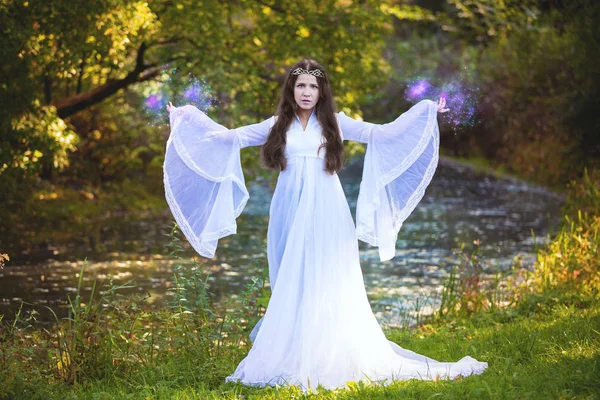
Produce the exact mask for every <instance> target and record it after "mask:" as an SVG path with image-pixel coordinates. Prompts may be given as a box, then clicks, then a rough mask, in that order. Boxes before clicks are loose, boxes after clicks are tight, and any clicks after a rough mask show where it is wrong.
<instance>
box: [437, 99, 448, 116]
mask: <svg viewBox="0 0 600 400" xmlns="http://www.w3.org/2000/svg"><path fill="white" fill-rule="evenodd" d="M437 106H438V112H439V113H445V112H448V111H450V109H449V108H444V107H446V99H445V98H443V97H440V101H438V102H437Z"/></svg>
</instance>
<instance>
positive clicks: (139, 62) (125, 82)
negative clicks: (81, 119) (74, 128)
mask: <svg viewBox="0 0 600 400" xmlns="http://www.w3.org/2000/svg"><path fill="white" fill-rule="evenodd" d="M146 50H147V47H146V43H142V44H141V45H140V47H139V48H138V51H137V55H136V63H135V67H134V68H133V70H132V71H130V72H129V73H128V74H127V76H125V77H124V78H122V79H109V80H107V81H106V82H105V83H104V84H102V85H100V86H98V87H96V88H94V89H92V90H89V91H87V92H85V93H80V94H77V95H75V96H72V97H68V98H66V99H60V100H58V101H56V102H54V103H53V104H54V106H55V107H56V109H57V112H58V115H59V116H60V117H61V118H66V117H69V116H71V115H73V114H75V113H76V112H78V111H81V110H84V109H86V108H88V107H90V106H92V105H94V104H97V103H100V102H101V101H102V100H104V99H106V98H108V97H110V96H112V95H113V94H115V93H116V92H118V91H119V90H121V89H124V88H126V87H128V86H130V85H132V84H134V83H137V82H144V81H147V80H150V79H152V78H154V77H155V76H157V75H158V74H159V73H160V71H161V69H162V67H156V68H153V66H152V65H146V64H144V54H145V52H146Z"/></svg>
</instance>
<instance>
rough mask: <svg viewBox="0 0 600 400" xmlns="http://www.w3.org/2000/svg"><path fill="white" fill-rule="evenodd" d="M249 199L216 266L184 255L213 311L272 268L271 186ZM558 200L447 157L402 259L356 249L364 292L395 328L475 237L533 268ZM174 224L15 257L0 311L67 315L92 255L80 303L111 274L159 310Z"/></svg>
mask: <svg viewBox="0 0 600 400" xmlns="http://www.w3.org/2000/svg"><path fill="white" fill-rule="evenodd" d="M361 170H362V165H361V163H360V162H355V163H353V164H351V165H349V166H347V167H346V169H345V170H344V171H342V172H341V173H340V179H341V180H342V184H343V187H344V190H345V192H346V196H347V198H348V201H349V203H350V206H351V208H352V211H353V212H354V208H355V206H356V199H357V196H358V190H359V183H360V176H361ZM250 193H251V198H250V201H249V203H248V206H247V207H246V210H245V211H244V214H242V216H241V217H240V218H239V220H238V231H239V233H238V234H237V235H233V236H229V237H227V238H224V239H221V240H220V241H219V248H218V250H217V256H216V258H215V259H213V260H206V259H202V258H200V257H198V256H197V255H196V254H195V253H194V252H193V251H191V250H190V251H189V253H188V256H190V257H198V258H199V259H200V260H201V263H202V266H203V268H204V269H205V271H206V272H207V273H210V278H209V281H210V282H211V292H212V293H213V294H214V299H215V302H216V304H217V305H218V303H219V301H220V300H221V299H223V298H225V297H230V296H232V295H235V294H238V293H240V292H241V291H242V287H243V285H244V284H246V283H248V282H250V281H251V279H252V278H253V277H257V276H260V275H261V270H262V269H263V268H265V267H266V265H267V258H266V229H267V221H268V207H269V203H270V197H271V193H272V189H270V188H269V186H268V185H266V184H265V185H254V186H253V187H252V188H251V190H250ZM562 201H563V200H562V198H561V196H558V195H556V194H554V193H551V192H549V191H547V190H546V189H544V188H541V187H537V186H534V185H529V184H525V183H522V182H518V181H514V180H507V179H498V178H495V177H493V176H489V175H485V174H481V173H477V172H474V171H473V170H471V169H470V168H468V167H465V166H462V165H460V164H458V163H455V162H452V161H449V160H444V159H442V160H441V162H440V166H439V168H438V170H437V172H436V175H435V177H434V179H433V181H432V183H431V185H430V187H429V188H428V190H427V192H426V195H425V197H424V198H423V200H422V201H421V203H420V204H419V206H418V207H417V209H416V210H415V211H414V212H413V214H412V215H411V216H410V217H409V219H408V220H407V221H406V222H405V224H404V226H403V227H402V230H401V231H400V235H399V238H398V242H397V244H396V247H397V255H396V257H395V258H394V259H392V260H390V261H386V262H384V263H381V262H379V258H378V257H379V256H378V252H377V249H375V248H372V247H370V246H368V245H365V244H364V243H362V242H361V243H360V249H361V265H362V268H363V274H364V279H365V285H366V287H367V292H368V294H369V297H370V299H371V303H372V306H373V308H374V311H375V312H376V315H377V316H378V318H379V319H380V320H382V321H387V322H394V320H393V316H394V315H397V314H398V309H405V308H411V307H414V305H415V302H416V301H417V298H423V296H426V297H427V296H433V295H434V294H435V293H436V291H439V289H440V286H441V284H442V283H443V280H444V278H445V277H446V276H447V274H448V273H449V271H450V270H451V269H452V266H453V265H455V264H456V263H457V258H456V256H455V255H454V254H453V250H455V249H457V248H458V247H459V246H460V245H461V243H465V244H466V246H467V247H469V246H471V247H472V244H473V241H475V240H479V241H480V242H481V250H482V253H483V254H484V255H485V257H486V259H487V260H490V261H491V264H492V265H494V266H495V268H499V269H506V268H509V267H510V265H511V263H512V261H513V259H514V258H515V257H517V256H519V257H521V258H522V259H523V265H525V266H530V265H531V263H532V261H533V252H534V248H535V242H536V241H537V243H538V244H540V243H541V242H543V241H544V240H545V238H546V237H547V235H548V233H549V228H552V227H555V226H556V224H557V222H558V219H559V218H560V215H561V214H560V206H561V205H562ZM171 221H172V219H171V215H170V213H169V212H168V210H166V211H165V212H164V213H162V214H160V215H158V216H153V217H144V216H141V217H140V216H138V217H137V218H135V219H134V218H123V217H117V218H111V219H107V220H102V221H99V222H98V223H97V224H92V225H93V226H88V227H87V228H86V229H85V230H84V231H83V232H76V233H74V234H72V235H70V236H69V237H68V238H67V239H66V240H65V239H63V240H58V239H57V241H56V242H54V243H48V244H46V246H44V247H43V248H41V249H37V250H34V251H29V252H27V253H26V254H10V256H11V263H10V264H9V266H7V267H6V268H5V269H4V270H3V271H0V314H1V313H5V314H6V316H7V317H8V318H11V317H12V315H13V314H14V311H15V310H16V309H17V308H18V307H19V305H20V303H21V301H25V302H28V303H32V304H35V305H38V306H39V305H47V306H51V307H52V308H55V309H58V310H59V314H60V315H65V313H66V304H65V300H66V298H67V295H68V294H71V297H73V294H72V293H73V292H74V291H76V287H77V282H78V273H79V270H80V268H81V265H82V262H83V260H85V259H86V258H87V262H86V272H85V274H84V283H85V290H84V293H83V297H84V299H87V297H88V296H89V292H90V287H91V283H92V281H94V280H97V281H98V283H100V284H102V283H103V282H104V283H106V282H107V281H108V279H109V278H111V277H112V279H113V280H114V281H115V282H119V283H123V282H126V281H128V280H130V279H134V280H135V282H136V284H137V286H136V289H132V290H133V291H137V292H140V293H144V294H146V293H147V294H150V302H154V303H156V304H160V303H161V302H162V301H163V299H164V296H165V293H166V291H167V290H168V288H169V285H170V279H171V276H172V266H173V264H174V263H175V262H176V261H175V260H174V259H173V258H171V257H169V255H168V249H167V246H166V244H167V242H168V238H167V237H166V236H165V234H168V233H169V232H170V229H171V225H172V222H171ZM532 232H533V233H534V234H535V235H532ZM63 236H64V235H63ZM57 237H58V236H57ZM10 239H13V238H10ZM14 240H16V239H14ZM5 244H6V243H5V242H4V243H3V245H5ZM488 272H492V271H488ZM36 309H38V311H40V313H41V314H42V315H41V317H40V318H42V319H44V318H47V317H49V315H48V313H47V312H46V313H45V312H44V309H43V307H36ZM61 310H62V311H61Z"/></svg>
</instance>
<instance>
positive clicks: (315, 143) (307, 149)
mask: <svg viewBox="0 0 600 400" xmlns="http://www.w3.org/2000/svg"><path fill="white" fill-rule="evenodd" d="M324 142H325V138H324V137H323V129H322V128H321V125H320V124H319V121H317V116H316V115H315V113H314V111H313V113H312V114H311V115H310V118H309V119H308V124H307V125H306V129H302V123H301V122H300V119H299V118H298V117H297V116H296V118H295V119H294V120H293V121H292V124H291V125H290V128H289V130H288V133H287V142H286V146H285V156H286V158H288V159H290V158H292V157H317V158H325V148H321V149H320V150H319V147H320V146H321V144H322V143H324Z"/></svg>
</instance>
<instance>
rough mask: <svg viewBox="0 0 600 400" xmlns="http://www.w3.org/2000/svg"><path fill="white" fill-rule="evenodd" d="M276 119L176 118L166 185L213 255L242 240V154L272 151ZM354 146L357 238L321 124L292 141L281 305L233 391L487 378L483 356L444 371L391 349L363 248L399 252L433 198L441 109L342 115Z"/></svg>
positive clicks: (179, 111)
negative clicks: (359, 158) (328, 165)
mask: <svg viewBox="0 0 600 400" xmlns="http://www.w3.org/2000/svg"><path fill="white" fill-rule="evenodd" d="M274 118H275V117H271V118H269V119H267V120H265V121H263V122H261V123H258V124H255V125H249V126H245V127H241V128H237V129H227V128H225V127H223V126H221V125H219V124H217V123H215V122H214V121H212V120H211V119H210V118H209V117H207V116H206V115H205V114H204V113H202V112H201V111H200V110H198V109H197V108H195V107H193V106H190V105H187V106H183V107H178V108H176V109H174V110H172V111H171V136H170V138H169V140H168V143H167V150H166V157H165V164H164V183H165V193H166V198H167V201H168V203H169V206H170V208H171V210H172V213H173V215H174V217H175V220H176V221H177V223H178V224H179V226H180V228H181V230H182V231H183V233H184V234H185V236H186V237H187V239H188V240H189V242H190V243H191V245H192V246H193V247H194V249H195V250H196V251H197V252H198V253H199V254H201V255H202V256H205V257H210V258H212V257H213V256H214V253H215V250H216V246H217V240H218V239H219V238H221V237H223V236H226V235H229V234H232V233H235V232H236V222H235V219H236V217H237V216H239V215H240V213H241V212H242V210H243V209H244V206H245V204H246V201H247V200H248V191H247V190H246V187H245V185H244V177H243V174H242V170H241V164H240V154H239V152H240V149H241V148H243V147H247V146H258V145H262V144H263V143H264V142H265V140H266V138H267V135H268V133H269V130H270V129H271V127H272V126H273V123H274V121H275V119H274ZM337 118H338V122H339V126H340V130H341V134H342V137H343V139H344V140H355V141H358V142H361V143H367V152H366V155H365V163H364V170H363V176H362V182H361V185H360V194H359V198H358V202H357V226H356V228H355V226H354V222H353V220H352V216H351V213H350V208H349V206H348V203H347V201H346V198H345V195H344V192H343V190H342V186H341V184H340V181H339V178H338V176H337V174H334V175H330V174H328V173H327V172H326V171H325V162H324V161H325V160H324V156H325V154H324V152H325V150H324V149H321V151H320V152H317V149H318V148H319V145H320V144H321V143H322V141H323V140H324V139H323V137H322V130H321V126H320V124H319V123H318V121H317V119H316V116H315V115H314V113H313V115H312V116H311V117H310V119H309V121H308V125H307V126H306V129H305V130H303V128H302V125H301V123H300V121H299V120H298V119H296V120H295V121H294V122H293V123H292V125H291V127H290V129H289V131H288V133H287V144H286V149H285V155H286V157H287V160H288V165H287V168H286V169H285V170H284V171H282V172H281V173H280V174H279V178H278V180H277V186H276V189H275V193H274V195H273V199H272V202H271V208H270V219H269V226H268V238H267V253H268V262H269V275H270V284H271V288H272V295H271V299H270V302H269V305H268V307H267V310H266V312H265V315H264V317H263V319H262V320H261V323H260V324H259V326H260V327H259V328H258V326H257V328H256V329H255V330H254V331H253V335H252V337H253V339H254V343H253V346H252V349H251V350H250V352H249V354H248V355H247V357H246V358H245V359H244V360H243V361H242V362H241V363H240V364H239V366H238V367H237V369H236V370H235V372H234V373H233V374H232V375H231V376H229V377H227V380H228V381H234V382H237V381H239V382H242V383H244V384H246V385H253V386H265V385H283V384H292V385H298V386H300V387H301V388H302V389H303V390H307V389H309V388H316V387H317V386H318V385H322V386H323V387H325V388H339V387H343V386H345V385H346V383H347V382H349V381H358V380H365V381H377V382H382V383H389V382H391V381H392V380H395V379H412V378H417V379H436V378H454V377H456V376H459V375H462V376H467V375H470V374H479V373H482V372H483V371H484V370H485V369H486V368H487V363H485V362H479V361H477V360H475V359H473V358H471V357H468V356H467V357H464V358H462V359H461V360H459V361H458V362H454V363H452V362H438V361H435V360H433V359H431V358H428V357H425V356H422V355H419V354H416V353H414V352H412V351H409V350H405V349H402V348H400V347H399V346H398V345H396V344H394V343H392V342H389V341H388V340H387V339H386V337H385V335H384V334H383V331H382V330H381V328H380V326H379V324H378V322H377V320H376V319H375V317H374V315H373V313H372V311H371V307H370V305H369V302H368V299H367V295H366V291H365V288H364V282H363V277H362V272H361V268H360V263H359V252H358V242H357V239H360V240H363V241H365V242H367V243H370V244H371V245H373V246H378V247H379V253H380V258H381V260H388V259H390V258H392V257H393V256H394V254H395V243H396V238H397V235H398V231H399V230H400V227H401V226H402V223H403V221H404V220H405V219H406V218H407V217H408V215H409V214H410V213H411V212H412V211H413V209H414V208H415V206H416V205H417V203H418V202H419V200H420V199H421V198H422V197H423V194H424V192H425V189H426V187H427V185H428V184H429V182H430V181H431V178H432V177H433V174H434V171H435V168H436V166H437V161H438V147H439V131H438V124H437V105H436V103H434V102H433V101H430V100H424V101H421V102H420V103H418V104H416V105H414V106H413V107H412V108H411V109H410V110H409V111H407V112H406V113H404V114H402V115H401V116H400V117H398V118H397V119H396V120H395V121H393V122H391V123H389V124H384V125H376V124H371V123H367V122H362V121H357V120H354V119H352V118H349V117H347V116H346V115H344V114H343V113H339V114H338V115H337Z"/></svg>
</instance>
